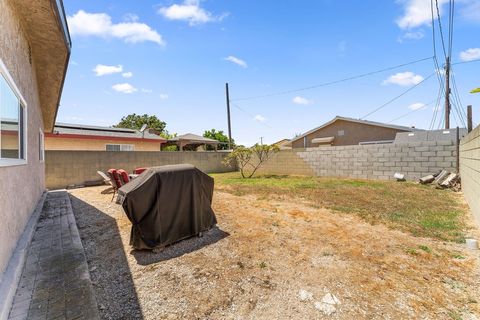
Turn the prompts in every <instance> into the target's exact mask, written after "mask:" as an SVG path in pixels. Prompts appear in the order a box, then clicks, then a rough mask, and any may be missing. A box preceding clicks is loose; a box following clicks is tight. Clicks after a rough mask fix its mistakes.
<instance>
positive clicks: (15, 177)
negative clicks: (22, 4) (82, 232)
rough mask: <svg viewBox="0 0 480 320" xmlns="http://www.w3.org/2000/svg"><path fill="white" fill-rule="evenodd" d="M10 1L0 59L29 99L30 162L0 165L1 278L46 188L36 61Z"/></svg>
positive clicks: (0, 9) (3, 11) (2, 5)
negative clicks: (41, 147)
mask: <svg viewBox="0 0 480 320" xmlns="http://www.w3.org/2000/svg"><path fill="white" fill-rule="evenodd" d="M11 3H12V2H10V1H7V0H0V30H1V32H0V59H1V61H2V62H3V64H4V65H5V66H6V68H7V70H8V72H9V74H10V76H11V77H12V79H13V81H14V82H15V84H16V86H17V87H18V89H19V90H20V92H21V94H22V95H23V98H24V99H25V101H26V103H27V106H26V113H27V118H26V128H27V131H26V134H27V145H26V155H27V164H25V165H18V166H8V167H7V166H0V185H1V187H0V219H1V223H0V279H1V275H2V273H3V271H4V270H5V268H6V265H7V263H8V261H9V258H10V256H11V254H12V252H13V250H14V248H15V246H16V244H17V241H18V239H19V237H20V235H21V234H22V232H23V230H24V228H25V225H26V223H27V221H28V219H29V217H30V215H31V213H32V212H33V211H34V209H35V206H36V204H37V201H38V200H39V198H40V196H41V194H42V192H43V191H44V189H45V185H44V181H45V174H44V172H45V167H44V163H42V162H40V159H39V131H40V129H43V120H42V112H41V110H40V102H39V94H38V88H37V79H36V74H35V65H34V61H33V60H31V59H30V58H29V44H28V40H27V37H26V35H25V32H24V30H23V29H22V25H21V22H20V19H19V18H18V15H17V13H16V12H15V10H14V8H13V7H12V5H11ZM30 61H31V63H30Z"/></svg>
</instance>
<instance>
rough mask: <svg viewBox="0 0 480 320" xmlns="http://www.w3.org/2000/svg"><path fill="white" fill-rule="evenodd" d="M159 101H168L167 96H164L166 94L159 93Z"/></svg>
mask: <svg viewBox="0 0 480 320" xmlns="http://www.w3.org/2000/svg"><path fill="white" fill-rule="evenodd" d="M160 99H161V100H167V99H168V94H166V93H160Z"/></svg>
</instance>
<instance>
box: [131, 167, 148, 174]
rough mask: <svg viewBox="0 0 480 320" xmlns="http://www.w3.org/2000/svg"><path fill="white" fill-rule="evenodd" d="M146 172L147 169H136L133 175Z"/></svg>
mask: <svg viewBox="0 0 480 320" xmlns="http://www.w3.org/2000/svg"><path fill="white" fill-rule="evenodd" d="M145 170H147V168H136V169H135V170H133V173H134V174H140V173H142V172H143V171H145Z"/></svg>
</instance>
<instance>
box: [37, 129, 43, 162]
mask: <svg viewBox="0 0 480 320" xmlns="http://www.w3.org/2000/svg"><path fill="white" fill-rule="evenodd" d="M38 159H39V160H40V163H43V162H45V134H44V133H43V130H42V129H40V130H39V132H38Z"/></svg>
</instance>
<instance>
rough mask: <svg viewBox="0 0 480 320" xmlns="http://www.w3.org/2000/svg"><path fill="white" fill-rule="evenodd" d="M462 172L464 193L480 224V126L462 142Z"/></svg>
mask: <svg viewBox="0 0 480 320" xmlns="http://www.w3.org/2000/svg"><path fill="white" fill-rule="evenodd" d="M460 174H461V176H462V189H463V194H464V195H465V199H466V200H467V202H468V204H469V205H470V209H471V211H472V213H473V215H474V216H475V220H476V221H477V224H479V225H480V126H478V127H477V128H475V130H473V131H472V132H470V133H469V134H468V135H466V136H465V137H464V138H463V139H462V141H461V142H460Z"/></svg>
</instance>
